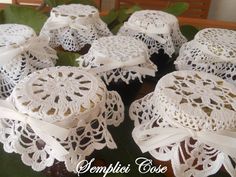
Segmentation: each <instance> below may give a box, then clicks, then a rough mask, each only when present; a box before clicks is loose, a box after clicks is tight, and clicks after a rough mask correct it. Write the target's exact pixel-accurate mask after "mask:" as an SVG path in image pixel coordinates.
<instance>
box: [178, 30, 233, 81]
mask: <svg viewBox="0 0 236 177" xmlns="http://www.w3.org/2000/svg"><path fill="white" fill-rule="evenodd" d="M235 48H236V32H235V31H232V30H226V29H216V28H207V29H204V30H201V31H200V32H198V33H197V35H196V36H195V38H194V40H193V41H190V42H188V43H186V44H184V45H183V46H182V48H181V50H180V55H179V57H178V58H177V60H176V62H175V65H176V68H177V69H178V70H186V69H187V70H198V71H205V72H208V73H213V74H215V75H217V76H219V77H221V78H223V79H225V80H227V81H229V82H231V83H233V84H235V85H236V50H235Z"/></svg>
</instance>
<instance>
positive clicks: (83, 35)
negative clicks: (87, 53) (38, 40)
mask: <svg viewBox="0 0 236 177" xmlns="http://www.w3.org/2000/svg"><path fill="white" fill-rule="evenodd" d="M41 35H46V36H49V37H50V46H52V47H53V48H55V47H58V46H60V45H61V46H62V47H63V48H64V49H65V50H68V51H79V50H80V49H82V48H83V47H84V46H85V45H86V44H91V43H92V42H93V41H94V40H96V39H98V38H100V37H103V36H110V35H112V33H111V32H110V31H109V29H108V28H107V25H106V24H105V23H104V22H103V21H102V20H101V19H100V17H99V12H98V10H97V9H96V8H95V7H93V6H88V5H81V4H70V5H61V6H58V7H55V8H53V9H52V11H51V15H50V17H49V19H48V20H47V22H46V23H45V25H44V27H43V28H42V31H41Z"/></svg>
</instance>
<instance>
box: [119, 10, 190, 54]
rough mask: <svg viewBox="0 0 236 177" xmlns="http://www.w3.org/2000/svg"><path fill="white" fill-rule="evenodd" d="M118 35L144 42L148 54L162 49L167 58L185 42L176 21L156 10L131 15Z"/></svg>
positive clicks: (172, 16)
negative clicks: (132, 37)
mask: <svg viewBox="0 0 236 177" xmlns="http://www.w3.org/2000/svg"><path fill="white" fill-rule="evenodd" d="M118 34H120V35H128V36H134V37H136V38H137V39H139V40H142V41H144V42H145V43H146V44H147V45H148V47H149V52H150V54H153V53H158V50H160V49H164V52H165V53H167V54H168V55H169V56H171V55H172V54H173V53H174V52H175V51H177V50H179V48H180V46H181V45H182V44H183V43H185V42H186V41H187V40H186V38H185V37H184V36H183V35H182V34H181V32H180V30H179V24H178V19H177V18H176V17H175V16H174V15H171V14H168V13H165V12H162V11H157V10H141V11H137V12H135V13H133V14H132V15H131V16H130V18H129V19H128V21H127V22H125V24H124V26H122V27H121V29H120V31H119V33H118Z"/></svg>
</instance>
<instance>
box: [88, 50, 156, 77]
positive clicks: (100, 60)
mask: <svg viewBox="0 0 236 177" xmlns="http://www.w3.org/2000/svg"><path fill="white" fill-rule="evenodd" d="M94 56H95V60H94V62H95V63H96V64H97V65H101V66H99V67H96V68H90V72H93V73H96V74H97V73H102V72H106V71H110V70H113V69H116V68H126V69H127V70H130V71H135V72H139V73H142V74H145V75H150V76H155V69H150V68H144V67H140V66H138V65H140V64H144V63H146V62H147V61H146V59H147V58H148V54H146V55H145V56H140V57H137V58H132V59H129V60H126V61H119V60H115V59H114V60H111V59H110V57H108V56H106V55H105V54H102V53H99V52H94Z"/></svg>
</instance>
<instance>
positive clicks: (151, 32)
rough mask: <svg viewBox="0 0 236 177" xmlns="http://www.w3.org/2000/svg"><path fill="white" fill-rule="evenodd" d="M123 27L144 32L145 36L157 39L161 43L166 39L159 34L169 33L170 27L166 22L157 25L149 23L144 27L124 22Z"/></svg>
mask: <svg viewBox="0 0 236 177" xmlns="http://www.w3.org/2000/svg"><path fill="white" fill-rule="evenodd" d="M124 27H125V28H128V29H131V30H134V31H138V32H141V33H144V34H146V35H147V36H149V37H151V38H153V39H154V40H156V41H158V42H159V43H161V44H165V43H166V42H167V41H166V39H164V38H163V37H161V36H160V34H169V33H170V28H169V26H168V25H166V24H160V25H159V26H158V27H157V26H155V25H152V24H149V25H147V26H146V27H145V28H144V27H142V26H140V25H136V24H132V23H129V22H125V23H124Z"/></svg>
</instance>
